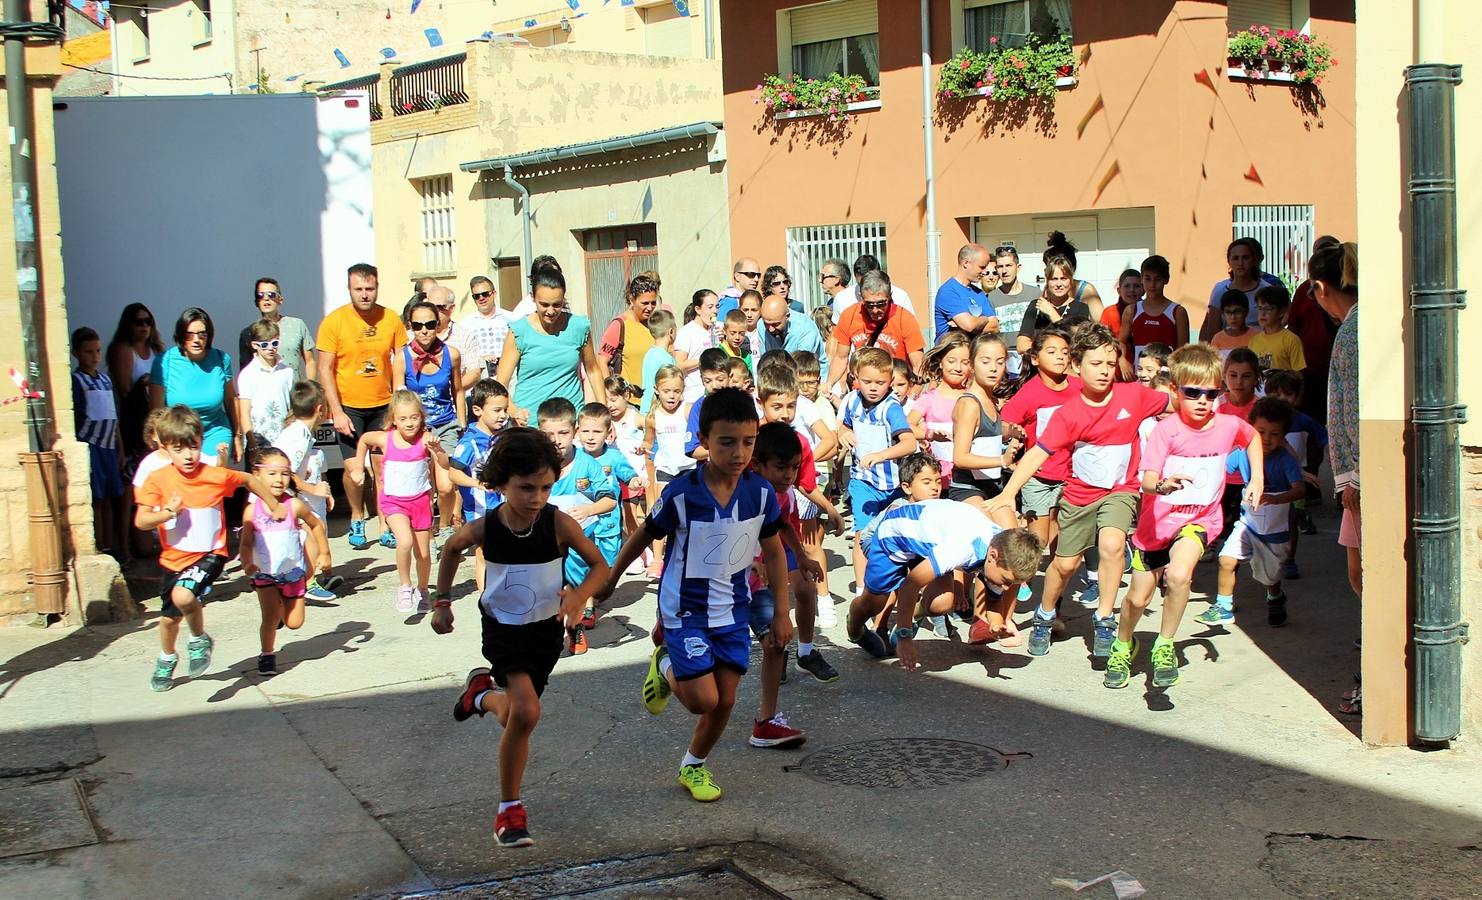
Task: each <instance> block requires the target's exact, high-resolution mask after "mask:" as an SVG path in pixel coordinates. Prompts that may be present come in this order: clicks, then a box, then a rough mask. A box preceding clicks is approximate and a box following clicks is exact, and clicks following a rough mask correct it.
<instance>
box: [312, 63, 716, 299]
mask: <svg viewBox="0 0 1482 900" xmlns="http://www.w3.org/2000/svg"><path fill="white" fill-rule="evenodd" d="M322 90H334V91H365V92H366V96H367V101H368V102H369V103H370V105H371V112H372V119H373V121H372V124H371V141H372V170H373V175H374V194H375V221H376V261H377V265H378V266H379V267H380V269H381V280H382V284H383V285H387V286H388V290H389V289H390V288H389V286H391V285H395V286H397V287H398V288H399V287H400V286H403V285H405V286H406V287H407V288H408V289H409V288H410V285H411V282H412V281H413V280H414V279H416V278H419V277H422V276H431V277H434V278H437V279H438V280H439V281H442V282H444V283H446V284H448V285H449V286H451V287H453V288H454V289H455V291H456V292H457V293H458V294H459V296H460V302H461V303H462V304H463V305H464V308H465V309H466V308H471V301H470V300H469V296H468V290H467V288H468V279H469V278H470V277H472V276H474V275H485V274H487V275H489V276H491V277H492V278H493V279H494V281H495V285H496V287H497V289H498V292H499V300H500V303H501V304H502V305H503V306H504V307H505V308H510V307H512V306H514V305H515V304H516V303H518V302H519V299H520V297H521V295H522V294H523V292H524V279H525V273H526V271H527V270H528V267H529V264H530V255H531V254H533V255H542V254H550V255H553V256H555V257H556V258H557V259H559V260H560V261H561V263H562V266H563V267H564V269H565V273H566V279H567V286H568V290H567V296H568V298H569V299H570V301H571V304H572V306H573V308H574V309H576V310H578V311H580V312H583V313H590V314H591V315H592V317H593V319H594V320H596V321H597V322H598V327H600V325H601V323H603V322H605V321H607V319H609V318H611V316H612V315H615V314H616V313H617V312H620V311H621V308H622V302H623V301H622V287H623V285H624V284H625V283H626V280H627V279H628V278H630V277H631V276H632V275H634V274H636V273H638V272H640V271H643V270H645V269H658V270H659V271H660V272H661V273H662V274H663V276H664V279H665V283H666V285H667V286H668V287H667V288H666V293H668V294H669V295H670V297H671V305H676V304H680V303H682V302H683V300H684V299H685V298H687V297H688V295H689V293H690V292H691V291H693V290H694V288H696V287H700V286H708V287H719V286H721V285H723V284H725V283H726V282H727V281H728V280H729V276H728V274H727V273H728V271H729V269H728V265H729V260H728V256H727V254H728V252H729V246H730V238H729V225H728V221H727V217H726V208H725V204H726V190H725V179H724V175H723V168H724V151H725V144H724V134H723V133H722V132H721V131H720V130H719V129H718V127H717V123H718V122H719V119H720V115H721V100H720V77H719V67H718V64H717V63H716V62H715V61H713V60H707V59H704V58H698V57H681V56H666V55H651V54H647V53H619V52H606V51H592V50H582V49H577V48H575V47H561V48H556V49H551V48H543V47H536V46H532V45H530V44H528V43H527V42H525V41H519V40H507V39H497V38H496V39H479V40H475V41H470V42H469V43H468V44H467V45H466V48H465V51H464V52H462V53H458V54H454V55H450V56H446V57H443V58H440V59H434V60H428V61H425V62H422V63H415V64H410V65H398V64H396V63H386V64H384V65H382V66H381V67H380V71H378V72H376V73H374V74H369V75H364V76H361V77H359V78H352V79H349V80H346V81H341V82H337V83H334V84H330V85H326V86H324V87H323V88H322ZM506 167H508V168H507V169H506ZM506 172H508V175H509V179H508V180H507V179H506ZM511 181H513V182H514V184H517V185H518V187H515V186H513V185H512V184H511V183H510V182H511ZM522 191H523V192H525V193H522ZM526 194H528V199H527V197H526ZM527 204H528V206H527ZM527 228H528V232H529V245H530V248H531V249H530V252H529V253H527V251H526V247H525V238H526V232H527Z"/></svg>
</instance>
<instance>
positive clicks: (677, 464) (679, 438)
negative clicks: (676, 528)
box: [630, 347, 725, 578]
mask: <svg viewBox="0 0 1482 900" xmlns="http://www.w3.org/2000/svg"><path fill="white" fill-rule="evenodd" d="M710 349H711V350H714V349H715V348H714V347H712V348H710ZM709 352H710V350H706V351H705V353H701V354H700V377H701V378H702V380H703V384H704V386H705V392H706V393H707V394H709V393H710V392H711V391H713V390H715V387H716V382H717V380H718V376H717V374H716V373H715V372H713V371H712V372H707V371H705V362H706V358H705V354H706V353H709ZM720 356H721V361H722V364H724V359H725V357H724V354H720ZM711 359H712V360H713V359H714V357H711ZM683 405H684V375H683V374H682V373H681V372H680V371H679V369H678V368H677V367H675V366H664V367H663V368H662V369H659V371H658V373H657V374H655V375H654V407H653V409H652V410H650V411H649V414H648V419H647V421H646V422H645V423H644V428H643V446H642V448H641V449H642V451H643V455H644V456H647V457H650V462H649V466H648V508H649V509H650V510H652V509H653V507H654V504H655V503H658V502H659V492H660V491H662V490H663V489H664V488H665V486H667V485H668V484H669V482H671V481H673V480H674V479H676V478H678V477H679V476H681V475H683V474H684V473H686V472H688V471H690V470H691V469H693V468H694V467H695V458H694V457H693V456H692V455H690V453H689V451H688V450H686V449H685V447H686V445H687V444H688V443H689V440H690V430H689V426H688V421H689V416H687V415H686V414H685V412H684V410H683ZM699 405H700V404H698V403H697V404H695V406H696V408H698V407H699ZM630 533H631V534H636V533H637V532H636V531H635V532H630ZM658 540H659V546H658V547H657V548H656V549H655V550H654V551H653V554H654V558H653V559H651V560H650V561H649V566H648V574H649V575H650V576H652V577H655V578H656V577H658V574H659V568H660V565H661V563H662V561H663V558H664V544H663V539H662V538H659V539H658Z"/></svg>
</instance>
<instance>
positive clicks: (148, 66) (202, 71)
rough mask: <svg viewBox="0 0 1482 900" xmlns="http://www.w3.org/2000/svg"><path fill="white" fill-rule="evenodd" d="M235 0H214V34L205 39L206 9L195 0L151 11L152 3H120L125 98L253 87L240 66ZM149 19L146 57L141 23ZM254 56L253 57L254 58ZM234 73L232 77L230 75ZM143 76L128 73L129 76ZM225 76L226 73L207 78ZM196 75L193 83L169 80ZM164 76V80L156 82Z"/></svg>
mask: <svg viewBox="0 0 1482 900" xmlns="http://www.w3.org/2000/svg"><path fill="white" fill-rule="evenodd" d="M233 3H234V0H214V2H213V3H212V11H211V37H210V39H209V40H203V39H202V37H201V35H202V30H201V13H200V10H199V9H198V8H197V7H196V4H195V2H194V0H183V2H181V0H173V2H168V3H161V2H160V0H154V2H153V5H154V6H155V7H156V8H154V9H150V10H148V11H147V12H146V10H144V9H140V8H138V7H143V6H146V5H150V4H147V3H137V4H135V5H134V6H115V7H114V8H113V15H114V16H115V20H114V23H115V24H114V61H115V63H116V66H115V71H116V72H118V74H119V75H120V76H121V77H119V78H118V79H117V81H118V94H119V95H120V96H128V97H139V96H158V95H162V94H229V93H232V92H233V91H236V92H241V91H244V90H246V89H247V87H248V85H247V82H246V81H244V77H246V78H251V76H250V75H249V76H243V75H242V74H241V73H240V72H238V70H237V66H238V63H239V60H238V59H237V52H236V49H235V45H236V27H235V22H234V17H233V15H232V10H233ZM146 18H147V19H148V21H149V54H148V56H147V57H145V56H143V55H142V52H141V47H142V44H141V43H140V40H141V39H140V27H141V22H142V21H143V20H144V19H146ZM249 60H250V57H249ZM227 73H230V76H231V77H230V78H227V77H224V76H225V75H226V74H227ZM135 75H137V76H141V77H137V78H135V77H128V76H135ZM206 76H222V77H206ZM175 78H182V79H183V78H192V79H195V80H191V81H170V80H164V79H175ZM151 79H161V80H158V81H156V80H151Z"/></svg>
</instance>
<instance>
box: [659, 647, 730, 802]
mask: <svg viewBox="0 0 1482 900" xmlns="http://www.w3.org/2000/svg"><path fill="white" fill-rule="evenodd" d="M668 655H669V651H668V650H667V649H666V648H665V647H664V645H662V644H660V645H659V646H657V647H655V648H654V653H653V656H652V657H650V658H649V661H648V675H647V677H645V678H644V679H643V708H644V709H646V710H648V711H649V714H651V715H655V716H656V715H658V714H659V713H661V712H663V711H664V707H666V706H668V705H669V695H670V694H671V693H673V691H672V690H670V688H669V680H668V679H667V678H665V677H664V673H663V672H661V671H659V660H661V659H663V658H664V657H666V656H668ZM682 778H683V776H681V779H682ZM712 799H714V798H712Z"/></svg>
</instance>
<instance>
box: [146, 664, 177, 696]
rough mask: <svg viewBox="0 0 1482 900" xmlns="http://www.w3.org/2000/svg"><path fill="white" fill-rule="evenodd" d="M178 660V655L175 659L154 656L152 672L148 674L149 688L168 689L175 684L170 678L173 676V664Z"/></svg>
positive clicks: (155, 689)
mask: <svg viewBox="0 0 1482 900" xmlns="http://www.w3.org/2000/svg"><path fill="white" fill-rule="evenodd" d="M178 662H180V659H179V657H176V658H175V659H163V658H156V659H155V661H154V674H153V675H151V676H149V689H150V690H152V691H168V690H169V689H170V688H172V687H174V686H175V682H173V681H171V680H170V679H171V678H173V677H174V676H175V664H176V663H178Z"/></svg>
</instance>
